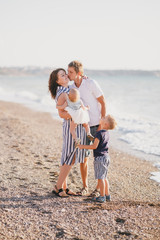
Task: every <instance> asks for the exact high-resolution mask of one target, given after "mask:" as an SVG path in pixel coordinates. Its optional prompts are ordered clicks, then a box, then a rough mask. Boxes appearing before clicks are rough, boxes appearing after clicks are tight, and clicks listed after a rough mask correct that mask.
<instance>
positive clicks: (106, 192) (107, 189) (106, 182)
mask: <svg viewBox="0 0 160 240" xmlns="http://www.w3.org/2000/svg"><path fill="white" fill-rule="evenodd" d="M105 195H106V196H108V195H109V182H108V179H107V178H106V179H105Z"/></svg>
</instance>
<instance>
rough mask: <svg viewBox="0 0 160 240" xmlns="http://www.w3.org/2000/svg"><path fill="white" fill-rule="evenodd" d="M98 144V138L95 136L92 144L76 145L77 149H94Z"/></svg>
mask: <svg viewBox="0 0 160 240" xmlns="http://www.w3.org/2000/svg"><path fill="white" fill-rule="evenodd" d="M98 145H99V139H98V138H95V140H94V143H93V144H92V145H78V148H79V149H96V148H97V147H98Z"/></svg>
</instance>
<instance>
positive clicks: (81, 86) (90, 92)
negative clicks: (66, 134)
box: [68, 61, 106, 195]
mask: <svg viewBox="0 0 160 240" xmlns="http://www.w3.org/2000/svg"><path fill="white" fill-rule="evenodd" d="M68 77H69V79H70V80H71V81H72V80H73V81H74V83H73V85H71V88H76V89H78V90H79V92H80V97H81V99H82V101H83V103H84V105H85V106H89V117H90V122H89V125H90V130H91V134H92V135H93V136H94V135H95V133H96V131H97V129H98V130H99V129H100V126H99V122H100V119H101V118H102V117H104V116H105V115H106V102H105V98H104V95H103V92H102V90H101V88H100V87H99V85H98V83H97V82H96V81H94V80H91V79H89V78H87V79H85V78H84V77H83V65H82V64H81V63H80V62H78V61H72V62H71V63H69V65H68ZM86 141H87V142H86V144H87V145H88V144H89V143H90V142H89V140H88V139H87V140H86ZM89 155H90V151H89V150H86V157H85V160H84V163H80V171H81V177H82V182H83V188H82V190H81V191H80V194H81V195H87V194H88V157H89ZM98 189H99V186H98V185H97V187H96V189H95V191H94V192H95V193H96V192H97V191H98Z"/></svg>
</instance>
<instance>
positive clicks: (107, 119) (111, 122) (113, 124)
mask: <svg viewBox="0 0 160 240" xmlns="http://www.w3.org/2000/svg"><path fill="white" fill-rule="evenodd" d="M104 120H105V122H108V123H109V128H108V129H110V130H112V129H114V128H115V127H116V126H117V123H116V120H115V119H114V117H113V116H111V115H107V116H106V117H104Z"/></svg>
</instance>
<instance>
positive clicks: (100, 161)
mask: <svg viewBox="0 0 160 240" xmlns="http://www.w3.org/2000/svg"><path fill="white" fill-rule="evenodd" d="M109 162H110V157H109V155H107V156H106V155H104V156H98V157H95V158H94V174H95V179H106V177H107V172H108V166H109Z"/></svg>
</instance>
